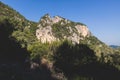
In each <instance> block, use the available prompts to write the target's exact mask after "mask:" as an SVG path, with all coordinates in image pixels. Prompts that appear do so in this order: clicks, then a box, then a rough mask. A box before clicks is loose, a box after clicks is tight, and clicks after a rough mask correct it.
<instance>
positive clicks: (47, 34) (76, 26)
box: [36, 14, 91, 44]
mask: <svg viewBox="0 0 120 80" xmlns="http://www.w3.org/2000/svg"><path fill="white" fill-rule="evenodd" d="M37 27H38V28H39V29H37V30H36V36H37V38H38V39H39V40H40V41H41V42H42V43H45V42H50V43H51V42H53V41H56V40H57V41H60V40H65V39H67V40H70V41H72V42H73V43H77V44H79V43H80V42H79V41H80V40H82V39H84V38H85V37H89V36H91V32H90V31H89V29H88V28H87V26H86V25H84V24H82V23H75V22H72V21H70V20H67V19H65V18H62V17H59V16H55V17H53V18H51V17H50V15H49V14H46V15H45V16H43V17H42V18H41V20H40V22H39V25H38V26H37Z"/></svg>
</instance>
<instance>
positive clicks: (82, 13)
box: [0, 0, 120, 45]
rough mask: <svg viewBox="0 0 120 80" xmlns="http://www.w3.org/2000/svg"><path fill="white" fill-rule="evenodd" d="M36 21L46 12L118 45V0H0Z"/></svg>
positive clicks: (119, 34) (119, 6) (119, 8)
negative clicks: (80, 24) (75, 23)
mask: <svg viewBox="0 0 120 80" xmlns="http://www.w3.org/2000/svg"><path fill="white" fill-rule="evenodd" d="M0 1H2V2H3V3H5V4H7V5H9V6H10V7H12V8H13V9H15V10H16V11H18V12H19V13H20V14H22V15H23V16H24V17H25V18H27V19H28V20H31V21H35V22H38V21H39V20H40V18H41V17H42V16H43V15H45V14H47V13H49V14H50V15H51V16H52V17H53V16H56V15H59V16H61V17H64V18H66V19H69V20H71V21H75V22H81V23H84V24H86V25H87V27H88V28H89V30H90V31H91V32H92V34H93V35H94V36H96V37H97V38H98V39H99V40H101V41H102V42H104V43H106V44H107V45H120V0H0Z"/></svg>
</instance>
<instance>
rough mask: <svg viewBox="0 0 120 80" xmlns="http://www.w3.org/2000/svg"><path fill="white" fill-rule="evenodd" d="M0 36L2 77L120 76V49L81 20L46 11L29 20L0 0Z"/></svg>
mask: <svg viewBox="0 0 120 80" xmlns="http://www.w3.org/2000/svg"><path fill="white" fill-rule="evenodd" d="M0 36H2V38H0V74H2V75H0V79H1V80H2V79H3V80H91V79H92V80H114V79H116V80H120V77H119V74H120V62H119V61H120V51H119V50H115V49H113V48H110V47H109V46H107V45H106V44H105V43H103V42H102V41H100V40H99V39H97V38H96V37H95V36H94V34H92V32H90V30H89V29H88V27H87V26H86V25H85V24H83V23H80V22H73V21H71V20H68V19H65V18H62V17H60V16H54V17H51V16H50V15H49V14H46V15H44V16H43V17H42V18H41V19H40V21H39V22H38V23H37V22H33V21H29V20H27V19H26V18H25V17H23V16H22V15H21V14H19V12H17V11H15V10H14V9H12V8H10V7H9V6H7V5H5V4H3V3H2V2H0ZM96 71H97V73H96ZM105 76H106V77H105Z"/></svg>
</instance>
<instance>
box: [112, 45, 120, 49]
mask: <svg viewBox="0 0 120 80" xmlns="http://www.w3.org/2000/svg"><path fill="white" fill-rule="evenodd" d="M110 47H112V48H120V46H117V45H110Z"/></svg>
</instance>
